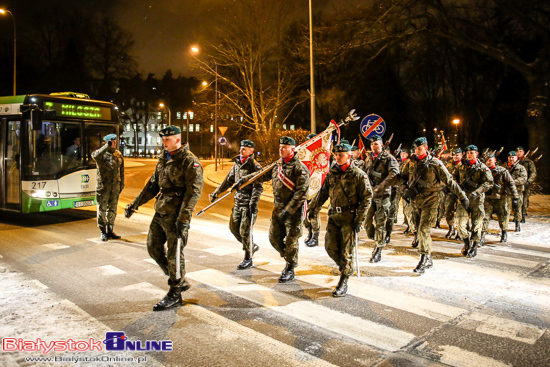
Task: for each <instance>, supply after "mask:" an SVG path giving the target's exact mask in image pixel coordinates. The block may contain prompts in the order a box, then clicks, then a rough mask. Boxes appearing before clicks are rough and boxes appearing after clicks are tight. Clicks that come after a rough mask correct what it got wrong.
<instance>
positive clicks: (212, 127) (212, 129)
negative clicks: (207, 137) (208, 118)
mask: <svg viewBox="0 0 550 367" xmlns="http://www.w3.org/2000/svg"><path fill="white" fill-rule="evenodd" d="M210 132H211V133H213V132H214V125H210Z"/></svg>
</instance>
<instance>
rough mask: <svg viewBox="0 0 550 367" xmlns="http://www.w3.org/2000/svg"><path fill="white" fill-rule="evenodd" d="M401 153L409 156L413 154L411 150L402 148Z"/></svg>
mask: <svg viewBox="0 0 550 367" xmlns="http://www.w3.org/2000/svg"><path fill="white" fill-rule="evenodd" d="M399 153H407V154H409V155H410V154H411V151H410V150H409V148H401V151H400V152H399Z"/></svg>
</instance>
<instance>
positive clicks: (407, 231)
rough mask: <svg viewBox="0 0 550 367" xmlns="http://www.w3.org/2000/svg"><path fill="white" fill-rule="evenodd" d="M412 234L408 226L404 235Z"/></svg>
mask: <svg viewBox="0 0 550 367" xmlns="http://www.w3.org/2000/svg"><path fill="white" fill-rule="evenodd" d="M409 233H411V229H410V228H409V225H408V224H407V228H405V230H404V231H403V234H409Z"/></svg>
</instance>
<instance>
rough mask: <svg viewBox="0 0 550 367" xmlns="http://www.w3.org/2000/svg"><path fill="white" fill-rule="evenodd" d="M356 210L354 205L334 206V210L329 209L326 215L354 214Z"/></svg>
mask: <svg viewBox="0 0 550 367" xmlns="http://www.w3.org/2000/svg"><path fill="white" fill-rule="evenodd" d="M356 210H357V206H355V205H348V206H335V207H334V208H330V209H329V211H328V214H329V215H331V214H335V213H338V214H340V213H344V212H354V211H356Z"/></svg>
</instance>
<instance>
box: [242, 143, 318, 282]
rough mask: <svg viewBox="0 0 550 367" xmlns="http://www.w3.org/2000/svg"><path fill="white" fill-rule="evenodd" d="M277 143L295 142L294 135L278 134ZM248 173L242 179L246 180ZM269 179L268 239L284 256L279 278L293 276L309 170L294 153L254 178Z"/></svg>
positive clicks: (281, 279)
mask: <svg viewBox="0 0 550 367" xmlns="http://www.w3.org/2000/svg"><path fill="white" fill-rule="evenodd" d="M279 143H280V144H286V145H295V144H296V142H295V140H294V139H292V138H289V137H282V138H280V139H279ZM250 177H251V175H249V176H248V177H245V178H244V179H242V180H243V181H246V180H248V179H250ZM269 180H272V184H273V197H274V206H275V207H274V209H273V213H272V215H271V224H270V226H269V242H270V243H271V245H272V246H273V247H274V248H275V250H277V251H278V252H279V254H280V255H281V257H282V258H284V259H285V261H286V263H287V266H286V267H285V270H284V271H283V274H282V275H281V278H280V279H279V281H280V282H282V283H284V282H286V281H289V280H292V279H293V278H294V268H295V267H296V266H297V265H298V248H299V245H298V239H299V238H300V236H301V235H302V218H303V215H304V204H305V201H306V197H307V189H308V186H309V170H308V169H307V167H306V165H305V164H303V163H302V162H301V161H300V159H299V158H298V155H297V154H294V155H293V156H292V158H290V159H288V160H286V161H285V160H283V159H282V158H281V159H279V160H278V161H277V163H276V164H275V166H274V167H273V168H272V169H271V170H268V171H266V172H265V174H263V175H262V176H261V177H259V178H258V181H260V182H266V181H269Z"/></svg>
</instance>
